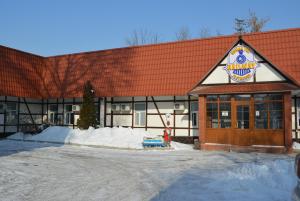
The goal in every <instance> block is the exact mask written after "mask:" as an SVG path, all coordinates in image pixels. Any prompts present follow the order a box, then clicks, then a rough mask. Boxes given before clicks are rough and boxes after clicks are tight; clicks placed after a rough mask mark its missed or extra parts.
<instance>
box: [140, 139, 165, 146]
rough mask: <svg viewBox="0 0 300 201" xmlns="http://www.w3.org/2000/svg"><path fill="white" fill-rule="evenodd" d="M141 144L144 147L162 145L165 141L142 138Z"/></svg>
mask: <svg viewBox="0 0 300 201" xmlns="http://www.w3.org/2000/svg"><path fill="white" fill-rule="evenodd" d="M143 146H144V147H164V146H165V143H164V142H163V141H162V140H155V139H144V141H143Z"/></svg>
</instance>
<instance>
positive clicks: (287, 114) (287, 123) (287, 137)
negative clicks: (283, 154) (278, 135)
mask: <svg viewBox="0 0 300 201" xmlns="http://www.w3.org/2000/svg"><path fill="white" fill-rule="evenodd" d="M283 103H284V145H285V147H286V149H287V151H288V152H291V151H292V98H291V92H286V93H284V101H283Z"/></svg>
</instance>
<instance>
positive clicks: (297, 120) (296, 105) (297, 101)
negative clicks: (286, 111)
mask: <svg viewBox="0 0 300 201" xmlns="http://www.w3.org/2000/svg"><path fill="white" fill-rule="evenodd" d="M292 137H293V140H294V141H297V142H300V97H297V96H293V97H292Z"/></svg>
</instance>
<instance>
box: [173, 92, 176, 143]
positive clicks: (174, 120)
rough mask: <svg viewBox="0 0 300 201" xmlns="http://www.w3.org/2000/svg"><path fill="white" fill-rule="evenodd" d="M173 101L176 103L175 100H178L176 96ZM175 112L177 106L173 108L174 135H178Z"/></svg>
mask: <svg viewBox="0 0 300 201" xmlns="http://www.w3.org/2000/svg"><path fill="white" fill-rule="evenodd" d="M173 102H174V104H175V102H176V96H174V98H173ZM175 113H176V111H175V108H173V136H174V137H175V135H176V114H175Z"/></svg>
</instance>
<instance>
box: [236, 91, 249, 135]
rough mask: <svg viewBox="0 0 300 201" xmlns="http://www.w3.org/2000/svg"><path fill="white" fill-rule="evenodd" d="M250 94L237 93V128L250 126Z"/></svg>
mask: <svg viewBox="0 0 300 201" xmlns="http://www.w3.org/2000/svg"><path fill="white" fill-rule="evenodd" d="M250 98H251V96H250V94H242V95H235V97H234V99H235V122H236V126H235V128H236V129H249V128H250Z"/></svg>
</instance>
